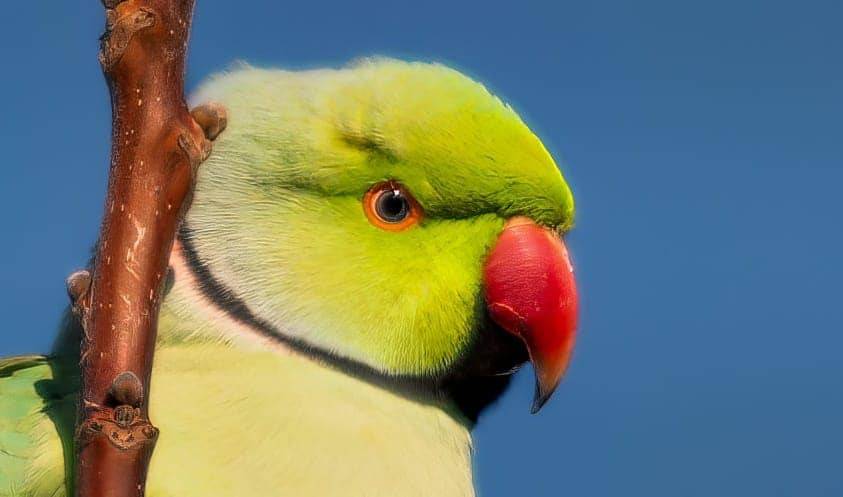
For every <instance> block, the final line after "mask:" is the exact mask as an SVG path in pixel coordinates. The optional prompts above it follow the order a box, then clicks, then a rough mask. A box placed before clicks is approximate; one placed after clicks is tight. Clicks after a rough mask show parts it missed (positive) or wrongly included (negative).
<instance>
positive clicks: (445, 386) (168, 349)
mask: <svg viewBox="0 0 843 497" xmlns="http://www.w3.org/2000/svg"><path fill="white" fill-rule="evenodd" d="M192 100H193V103H203V102H211V101H213V102H218V103H221V104H222V105H224V106H225V107H226V108H227V111H228V126H227V128H226V130H225V131H224V132H223V133H222V135H221V136H220V137H219V138H217V140H216V143H215V145H214V150H213V153H212V154H211V156H210V157H209V159H208V160H207V161H206V162H205V163H204V164H203V165H202V166H201V168H200V170H199V173H198V178H197V184H196V190H195V195H194V198H193V202H192V206H191V208H190V210H189V211H188V212H187V214H186V216H185V219H184V221H183V223H182V225H181V228H180V231H179V234H178V237H177V241H176V244H175V247H174V249H173V253H172V256H171V261H170V265H171V268H172V271H171V274H172V278H171V281H170V284H169V285H168V289H167V290H166V296H165V298H164V301H163V304H162V308H161V313H160V319H159V332H158V342H157V348H156V353H155V361H154V368H153V374H152V384H151V400H150V402H151V404H150V416H151V419H152V422H153V423H155V425H156V426H158V427H159V428H160V430H161V435H160V437H159V439H158V443H157V446H156V449H155V453H154V456H153V458H152V462H151V466H150V469H149V476H148V484H147V494H148V495H150V496H152V497H168V496H179V497H186V496H203V497H216V496H220V497H222V496H225V497H231V496H254V497H263V496H276V495H277V496H298V497H302V496H304V497H307V496H322V497H331V496H390V497H393V496H404V497H408V496H437V497H451V496H461V497H463V496H471V495H474V488H473V479H472V469H471V467H472V463H471V457H472V444H471V429H472V427H473V426H474V425H475V423H476V421H477V419H478V416H479V415H480V413H481V412H482V411H483V410H484V409H485V408H486V407H488V406H489V405H490V404H491V403H492V402H493V401H495V399H497V398H498V397H499V396H500V395H501V394H502V393H503V392H504V390H505V389H506V387H507V384H508V382H509V380H510V375H511V374H512V373H513V372H514V371H515V370H517V369H518V367H519V366H520V365H522V364H523V363H526V362H527V361H531V362H532V363H533V369H534V370H535V375H536V385H537V386H536V399H535V401H534V405H533V409H534V410H538V408H540V407H541V405H542V404H543V403H544V402H545V401H546V400H547V398H548V397H549V396H550V394H551V393H552V392H553V390H554V389H555V387H556V386H557V384H558V382H559V380H560V378H561V377H562V375H563V373H564V371H565V368H566V366H567V364H568V361H569V358H570V354H571V348H572V346H573V343H574V335H575V328H576V306H577V296H576V289H575V286H574V283H573V276H572V269H571V266H570V261H569V259H568V255H567V252H566V249H565V246H564V243H563V241H562V235H563V234H564V233H565V232H566V231H567V230H568V229H569V228H570V227H571V226H572V225H573V219H574V201H573V197H572V194H571V191H570V189H569V187H568V185H567V184H566V182H565V180H564V179H563V176H562V174H561V173H560V171H559V169H558V167H557V165H556V164H555V162H554V160H553V158H552V157H551V155H550V154H549V153H548V152H547V150H546V149H545V147H544V146H543V145H542V143H541V141H540V140H539V139H538V138H537V137H536V136H535V135H534V134H533V133H532V132H531V131H530V129H529V128H528V127H527V126H526V125H525V124H524V123H523V121H522V120H521V119H520V118H519V116H518V115H517V114H516V113H515V111H513V110H512V108H510V107H509V106H507V105H506V104H504V103H503V102H502V101H501V100H499V99H498V98H496V97H495V96H493V95H492V94H490V93H489V91H488V90H486V89H485V88H484V86H482V85H481V84H479V83H477V82H475V81H473V80H472V79H470V78H468V77H466V76H464V75H462V74H460V73H459V72H457V71H455V70H453V69H449V68H447V67H445V66H442V65H439V64H430V63H420V62H412V63H410V62H402V61H397V60H392V59H366V60H362V61H359V62H356V63H354V64H352V65H350V66H348V67H345V68H341V69H325V70H308V71H297V72H290V71H281V70H266V69H257V68H253V67H249V66H243V67H239V68H236V69H234V70H232V71H229V72H227V73H224V74H221V75H218V76H216V77H213V78H211V79H210V81H208V82H207V83H205V84H204V85H202V86H201V87H200V89H199V90H198V92H197V94H196V95H195V96H194V98H193V99H192ZM78 344H79V326H78V323H77V322H76V320H75V318H73V316H72V315H71V314H70V313H67V317H66V319H65V323H64V324H63V325H62V330H61V332H60V333H59V338H58V339H57V341H56V344H55V346H54V349H53V351H52V352H51V354H49V355H47V356H26V357H13V358H7V359H2V360H0V496H2V497H6V496H24V497H26V496H31V497H46V496H53V497H55V496H67V495H72V492H73V490H72V489H73V482H72V475H73V465H74V460H73V458H74V447H73V431H74V418H75V412H76V402H77V392H78V388H79V370H78V361H79V345H78Z"/></svg>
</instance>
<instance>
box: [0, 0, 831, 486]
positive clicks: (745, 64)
mask: <svg viewBox="0 0 843 497" xmlns="http://www.w3.org/2000/svg"><path fill="white" fill-rule="evenodd" d="M4 12H5V13H6V15H7V17H6V19H7V20H8V21H7V22H6V23H5V24H4V28H3V30H0V54H2V59H3V68H4V69H3V76H2V78H0V96H2V99H3V116H4V118H3V119H2V121H0V145H2V150H3V154H2V158H1V159H0V162H2V164H3V172H4V176H5V179H4V180H3V181H2V182H0V221H2V224H3V226H4V227H5V228H4V232H3V235H2V240H3V243H2V244H0V258H1V259H2V260H3V261H5V262H4V264H3V270H2V271H0V314H2V315H3V316H4V318H5V319H6V320H7V325H6V331H5V332H4V333H2V334H0V354H2V355H7V354H12V353H22V352H30V351H45V350H46V349H47V348H48V346H49V343H50V341H51V338H52V335H53V331H54V329H55V324H56V322H57V320H58V317H59V313H60V312H61V309H62V307H63V306H64V304H65V301H66V297H65V295H64V288H63V280H64V277H65V275H67V274H68V273H69V272H70V271H71V270H72V269H75V268H77V267H79V266H80V265H82V264H83V263H84V262H85V260H86V258H87V255H88V252H89V247H90V246H91V244H92V243H93V241H94V239H95V237H96V232H97V228H98V223H99V219H100V209H101V205H102V202H103V193H104V187H105V174H106V167H107V163H108V159H107V157H108V146H109V145H108V138H109V130H110V118H109V116H110V110H109V107H108V99H107V96H106V89H105V85H104V83H103V80H102V76H101V74H100V70H99V67H98V64H97V60H96V49H97V41H96V39H97V36H98V35H99V34H100V32H101V29H102V12H101V7H100V5H99V2H97V1H95V0H85V1H79V0H75V1H61V2H13V3H11V4H10V5H8V6H6V7H5V8H4ZM841 19H843V4H841V3H840V2H837V1H827V2H823V1H812V0H806V1H803V2H799V3H796V2H783V1H774V0H768V1H747V0H734V1H725V0H712V1H709V2H681V1H680V2H677V1H654V0H639V1H635V2H628V1H608V0H596V1H592V2H581V1H579V2H570V1H557V2H518V3H516V2H508V3H496V2H483V3H479V2H478V3H476V4H474V5H471V4H469V3H468V2H463V3H461V2H454V1H448V2H443V1H438V0H429V1H425V2H415V6H407V5H404V6H401V5H399V4H398V3H397V2H372V1H355V2H348V1H346V2H327V3H321V4H320V3H317V2H276V1H269V0H260V1H259V0H243V1H240V2H230V1H229V2H223V1H215V0H200V1H199V5H198V8H197V14H196V18H195V24H194V32H193V34H194V36H193V39H192V45H191V55H190V63H189V76H188V84H189V86H190V87H193V86H195V85H196V84H197V83H198V82H199V81H201V80H202V79H203V78H204V77H206V76H207V75H209V74H211V73H213V72H215V71H218V70H221V69H224V68H226V67H227V66H228V65H229V64H230V63H231V62H232V61H234V60H237V59H242V60H246V61H249V62H252V63H255V64H259V65H272V66H284V67H291V68H298V67H312V66H320V65H340V64H343V63H345V62H346V61H348V60H350V59H353V58H355V57H358V56H362V55H371V54H384V55H393V56H399V57H404V58H410V59H422V60H438V61H443V62H446V63H449V64H451V65H454V66H456V67H458V68H461V69H462V70H464V71H466V72H468V73H469V74H471V75H473V76H475V77H477V78H479V79H481V80H483V81H485V82H487V83H488V85H489V86H490V87H491V88H492V89H493V90H494V91H495V92H497V93H498V94H500V95H501V96H502V97H504V98H505V99H506V100H508V101H509V102H511V103H512V104H513V106H514V107H515V108H516V109H517V110H518V111H519V112H521V113H522V114H523V115H524V116H525V118H526V119H527V121H528V122H529V124H530V125H531V126H532V127H533V128H534V129H535V130H536V131H537V132H538V133H539V135H540V136H541V137H542V138H543V139H544V140H545V143H546V144H547V145H548V147H549V148H550V149H551V151H552V152H553V153H554V155H555V156H556V157H557V159H559V161H560V162H561V163H562V164H563V169H564V171H565V173H566V175H567V176H568V178H569V180H570V182H571V184H572V186H573V189H574V191H575V194H576V196H577V199H578V206H579V218H578V226H577V228H576V230H575V232H574V233H572V234H571V236H570V238H569V240H570V242H569V244H570V248H571V250H572V252H573V257H574V259H575V264H576V266H577V269H578V277H579V281H580V285H581V292H582V300H583V316H582V327H581V339H580V342H579V347H578V350H577V353H576V357H575V360H574V364H573V367H572V369H571V371H570V374H569V376H568V378H567V380H566V381H565V383H564V384H563V385H562V387H561V388H560V390H559V391H558V393H557V396H556V397H555V398H554V399H553V400H552V401H551V403H550V404H549V405H548V406H547V407H546V408H545V410H544V411H542V413H541V414H540V415H538V416H530V415H529V414H528V408H529V400H530V394H531V388H532V385H531V383H530V382H531V379H530V378H529V376H528V375H520V376H519V377H518V379H517V381H516V385H515V388H514V389H512V390H511V391H510V392H509V393H508V394H507V395H506V397H505V398H504V399H503V400H502V401H501V402H500V403H499V404H498V406H497V407H496V408H495V409H493V411H492V412H490V413H489V414H488V415H487V416H486V417H485V418H484V419H483V420H482V421H481V424H480V426H479V428H478V430H477V439H476V448H477V457H476V464H477V471H478V474H479V487H480V495H481V496H486V497H497V496H512V495H529V496H536V497H538V496H559V495H575V496H614V495H625V496H642V497H645V496H646V497H655V496H660V497H661V496H664V497H674V496H707V497H708V496H712V495H717V496H736V497H737V496H740V497H746V496H764V497H770V496H792V495H810V496H839V495H843V472H841V468H840V466H841V462H843V425H841V420H843V393H841V392H843V360H841V351H842V350H843V301H841V295H843V291H841V282H843V261H841V259H843V223H841V220H840V216H841V214H843V209H841V200H840V190H841V187H843V132H841V131H843V126H841V116H843V64H841V59H842V58H843V34H841V29H840V20H841Z"/></svg>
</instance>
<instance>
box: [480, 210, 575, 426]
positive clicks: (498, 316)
mask: <svg viewBox="0 0 843 497" xmlns="http://www.w3.org/2000/svg"><path fill="white" fill-rule="evenodd" d="M484 284H485V292H486V306H487V308H488V311H489V315H490V316H491V318H492V320H493V321H495V322H496V323H497V324H498V325H499V326H501V327H502V328H503V329H505V330H506V331H508V332H509V333H512V334H513V335H516V336H517V337H519V338H520V339H521V340H523V341H524V344H525V345H526V347H527V352H528V353H529V355H530V361H531V362H532V363H533V369H534V370H535V373H536V394H535V398H534V399H533V407H532V412H533V413H536V412H538V411H539V409H541V407H542V406H543V405H544V404H545V402H547V400H548V399H549V398H550V396H551V394H553V392H554V390H556V387H557V386H558V385H559V381H560V380H561V379H562V376H563V375H564V374H565V370H566V369H567V368H568V362H569V361H570V359H571V352H572V351H573V348H574V342H575V339H576V328H577V307H578V299H577V288H576V283H575V281H574V270H573V267H572V266H571V261H570V259H569V257H568V250H567V249H566V248H565V244H564V243H563V242H562V240H561V239H560V238H559V237H558V236H557V235H556V234H555V233H554V232H552V231H551V230H549V229H547V228H543V227H541V226H539V225H537V224H536V223H534V222H533V221H532V220H530V219H528V218H525V217H516V218H512V219H510V220H509V221H508V222H507V224H506V226H505V227H504V229H503V231H502V232H501V234H500V236H499V237H498V240H497V242H496V244H495V246H494V247H493V248H492V251H491V252H490V253H489V256H488V259H487V260H486V266H485V269H484Z"/></svg>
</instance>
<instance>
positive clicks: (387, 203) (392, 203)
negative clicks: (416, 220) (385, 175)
mask: <svg viewBox="0 0 843 497" xmlns="http://www.w3.org/2000/svg"><path fill="white" fill-rule="evenodd" d="M375 209H377V211H378V216H380V217H381V219H383V220H384V221H386V222H389V223H399V222H401V221H403V220H404V218H406V217H407V215H408V214H410V203H409V202H407V198H406V197H404V195H402V194H401V192H400V191H398V190H388V191H385V192H383V193H381V195H380V197H378V201H377V203H376V204H375Z"/></svg>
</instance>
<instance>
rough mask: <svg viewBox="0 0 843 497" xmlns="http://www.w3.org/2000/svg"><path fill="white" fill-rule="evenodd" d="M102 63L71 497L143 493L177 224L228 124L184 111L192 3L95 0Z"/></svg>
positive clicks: (216, 114) (76, 279)
mask: <svg viewBox="0 0 843 497" xmlns="http://www.w3.org/2000/svg"><path fill="white" fill-rule="evenodd" d="M103 3H104V5H105V8H106V31H105V34H104V35H103V36H102V38H101V42H102V43H101V51H100V54H99V58H100V63H101V64H102V68H103V73H104V75H105V79H106V81H107V83H108V87H109V91H110V93H111V105H112V112H113V120H112V126H113V128H112V145H111V166H110V171H109V180H108V192H107V195H106V203H105V213H104V217H103V222H102V227H101V231H100V237H99V241H98V244H97V250H96V255H95V258H94V265H93V269H92V271H91V273H90V274H89V273H88V272H87V271H80V272H76V273H74V274H72V275H71V276H70V277H69V278H68V293H69V294H70V296H71V300H72V302H73V306H74V309H75V310H76V312H77V314H78V315H79V317H80V319H81V322H82V324H83V329H84V336H83V338H82V354H81V370H82V388H81V393H80V404H79V412H78V419H77V429H76V473H75V488H76V495H77V496H80V497H104V496H108V497H129V496H133V497H136V496H140V495H143V493H144V485H145V479H146V472H147V468H148V466H149V460H150V457H151V455H152V450H153V447H154V445H155V440H156V438H157V436H158V430H157V429H156V428H155V427H154V426H153V425H152V424H151V422H150V420H149V415H148V400H149V391H150V389H149V381H150V375H151V369H152V356H153V351H154V347H155V336H156V330H157V318H158V311H159V307H160V302H161V293H162V288H163V286H164V281H165V279H166V278H165V276H166V273H167V264H168V260H169V256H170V250H171V249H172V245H173V239H174V237H175V233H176V230H177V228H178V224H179V222H180V220H181V217H182V214H183V213H184V211H185V210H186V208H187V206H188V205H189V203H190V197H191V193H192V189H193V183H194V178H195V172H196V168H197V167H198V165H199V164H200V163H201V162H202V161H203V160H204V159H205V158H206V157H207V156H208V154H209V153H210V149H211V145H210V141H209V140H208V137H210V136H213V137H215V136H216V135H217V134H218V133H219V132H220V131H221V129H222V128H223V127H224V126H225V114H224V112H223V111H222V109H221V108H219V107H217V106H209V107H203V108H200V109H197V111H196V112H197V114H196V115H197V118H198V121H199V122H197V120H195V119H194V118H193V117H191V114H190V113H188V111H187V107H186V105H185V101H184V68H185V56H186V52H187V40H188V33H189V29H190V21H191V16H192V13H193V0H125V1H123V0H103Z"/></svg>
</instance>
